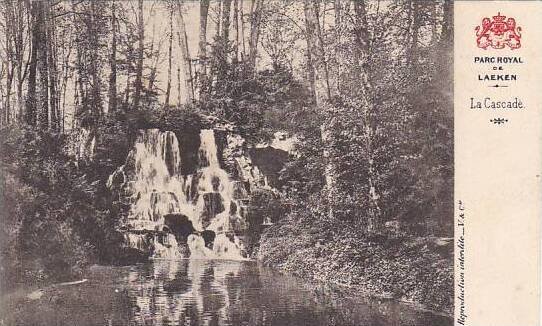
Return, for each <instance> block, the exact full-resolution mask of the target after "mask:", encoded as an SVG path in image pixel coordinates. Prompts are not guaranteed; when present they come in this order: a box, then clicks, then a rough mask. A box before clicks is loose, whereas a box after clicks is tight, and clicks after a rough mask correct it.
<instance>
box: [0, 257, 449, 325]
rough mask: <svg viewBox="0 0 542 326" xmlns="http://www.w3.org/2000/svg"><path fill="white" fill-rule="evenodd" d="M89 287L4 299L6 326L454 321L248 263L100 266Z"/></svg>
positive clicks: (61, 288) (52, 289) (54, 289)
mask: <svg viewBox="0 0 542 326" xmlns="http://www.w3.org/2000/svg"><path fill="white" fill-rule="evenodd" d="M88 278H89V281H88V282H86V283H83V284H79V285H72V286H52V287H49V288H46V289H44V294H43V295H42V296H41V297H40V298H39V299H35V300H30V299H28V298H26V297H25V298H24V299H21V298H19V299H14V298H11V299H10V300H7V302H8V303H7V304H6V298H5V297H4V298H2V305H1V307H2V310H3V311H1V313H2V316H4V317H0V325H1V324H3V323H4V324H6V325H78V326H84V325H110V326H113V325H130V326H132V325H145V326H148V325H155V326H162V325H198V326H199V325H206V326H207V325H208V326H215V325H217V326H218V325H220V326H222V325H224V326H227V325H232V326H304V325H310V326H324V325H325V326H333V325H337V326H379V325H382V326H384V325H386V326H406V325H408V326H415V325H420V326H445V325H452V321H451V319H450V318H446V317H440V316H436V315H434V314H431V313H428V312H421V311H419V310H417V309H414V308H413V307H410V306H408V305H404V304H400V303H397V302H393V301H379V300H376V299H364V298H360V297H359V296H358V295H356V294H355V293H354V294H347V293H345V292H344V291H336V290H335V289H332V288H329V287H325V286H322V285H317V284H308V283H306V282H303V281H301V280H300V279H298V278H295V277H291V276H287V275H283V274H280V273H278V272H276V271H274V270H271V269H267V268H262V267H260V266H258V265H257V264H256V263H254V262H248V261H212V260H182V261H154V262H153V263H149V264H145V265H138V266H132V267H129V268H118V267H117V268H114V267H96V268H93V269H92V271H91V273H90V275H89V276H88Z"/></svg>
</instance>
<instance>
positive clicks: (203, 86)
mask: <svg viewBox="0 0 542 326" xmlns="http://www.w3.org/2000/svg"><path fill="white" fill-rule="evenodd" d="M199 10H200V11H199V12H200V19H199V53H198V56H199V64H200V69H199V92H200V99H202V94H205V92H206V90H207V88H208V81H207V17H208V14H209V0H201V2H200V7H199Z"/></svg>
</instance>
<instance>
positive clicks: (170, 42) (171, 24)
mask: <svg viewBox="0 0 542 326" xmlns="http://www.w3.org/2000/svg"><path fill="white" fill-rule="evenodd" d="M172 47H173V10H171V9H170V12H169V44H168V65H167V86H166V100H165V106H166V108H167V107H168V106H169V97H170V96H171V59H172V58H171V57H172V55H171V52H172Z"/></svg>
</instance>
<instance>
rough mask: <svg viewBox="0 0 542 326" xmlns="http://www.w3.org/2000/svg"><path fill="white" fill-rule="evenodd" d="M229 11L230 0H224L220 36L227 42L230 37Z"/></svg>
mask: <svg viewBox="0 0 542 326" xmlns="http://www.w3.org/2000/svg"><path fill="white" fill-rule="evenodd" d="M230 12H231V0H224V1H223V4H222V38H223V40H224V44H227V42H228V40H229V38H230Z"/></svg>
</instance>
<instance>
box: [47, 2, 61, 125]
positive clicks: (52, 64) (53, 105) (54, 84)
mask: <svg viewBox="0 0 542 326" xmlns="http://www.w3.org/2000/svg"><path fill="white" fill-rule="evenodd" d="M46 15H47V16H46V17H47V24H46V32H47V39H46V43H47V54H48V56H47V60H48V70H49V112H50V121H51V128H52V129H54V130H56V131H59V130H60V118H59V115H60V113H59V99H60V98H59V96H58V65H57V46H56V35H55V34H56V26H55V21H54V19H53V17H52V13H51V11H50V10H47V12H46Z"/></svg>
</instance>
